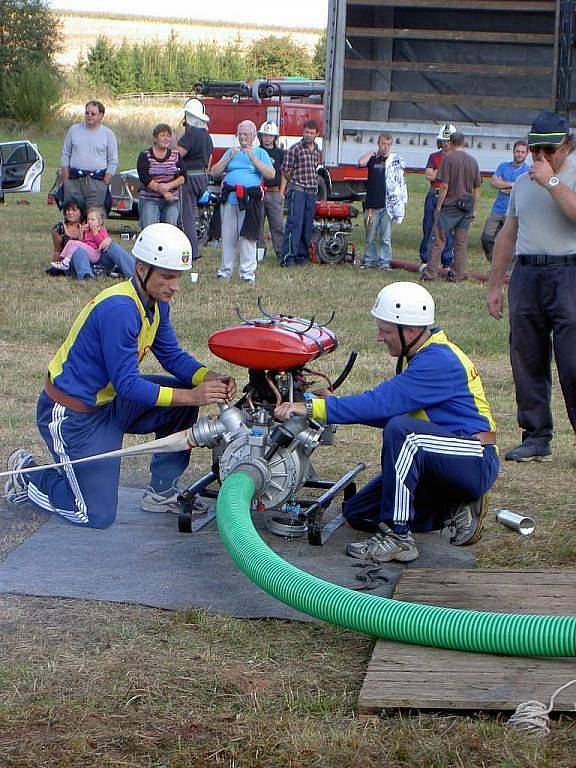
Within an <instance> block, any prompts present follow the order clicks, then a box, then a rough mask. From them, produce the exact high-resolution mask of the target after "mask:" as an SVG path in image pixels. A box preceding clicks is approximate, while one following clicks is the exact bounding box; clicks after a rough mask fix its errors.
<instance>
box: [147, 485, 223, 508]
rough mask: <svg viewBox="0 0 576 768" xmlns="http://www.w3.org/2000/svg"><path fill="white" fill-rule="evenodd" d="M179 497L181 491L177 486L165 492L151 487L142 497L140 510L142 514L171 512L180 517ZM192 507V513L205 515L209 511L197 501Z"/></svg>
mask: <svg viewBox="0 0 576 768" xmlns="http://www.w3.org/2000/svg"><path fill="white" fill-rule="evenodd" d="M179 496H180V491H179V490H178V488H177V487H176V486H172V488H167V489H166V490H165V491H155V490H154V488H152V486H151V485H149V486H148V487H147V488H146V490H145V491H144V495H143V496H142V501H141V503H140V509H141V510H142V512H169V513H171V514H173V515H179V514H180V512H181V511H182V508H181V507H180V504H179V503H178V497H179ZM192 506H193V508H192V511H193V512H196V513H197V514H204V513H205V512H206V511H207V509H208V507H207V506H206V504H202V502H199V501H195V502H194V503H193V505H192ZM188 509H189V510H190V505H188Z"/></svg>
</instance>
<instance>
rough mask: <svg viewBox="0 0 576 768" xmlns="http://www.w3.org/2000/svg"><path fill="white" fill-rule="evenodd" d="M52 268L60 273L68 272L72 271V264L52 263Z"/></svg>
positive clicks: (63, 262)
mask: <svg viewBox="0 0 576 768" xmlns="http://www.w3.org/2000/svg"><path fill="white" fill-rule="evenodd" d="M50 267H51V268H52V269H57V270H58V271H59V272H68V270H69V269H70V262H65V261H51V262H50Z"/></svg>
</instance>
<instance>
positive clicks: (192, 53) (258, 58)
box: [0, 0, 326, 123]
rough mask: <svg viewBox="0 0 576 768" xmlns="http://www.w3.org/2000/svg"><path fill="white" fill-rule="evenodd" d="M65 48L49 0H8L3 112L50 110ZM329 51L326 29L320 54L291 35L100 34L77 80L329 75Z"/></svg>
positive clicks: (0, 32)
mask: <svg viewBox="0 0 576 768" xmlns="http://www.w3.org/2000/svg"><path fill="white" fill-rule="evenodd" d="M61 47H62V36H61V29H60V23H59V19H58V16H57V15H56V14H55V13H54V12H53V11H52V9H51V8H50V6H49V5H48V0H0V117H5V118H6V117H7V118H12V119H14V120H17V121H19V122H22V123H34V122H43V121H44V120H46V119H47V118H48V117H49V116H50V113H51V112H52V111H53V110H54V108H55V107H56V106H57V105H58V104H59V102H60V99H61V93H62V88H63V86H64V85H65V84H66V82H67V77H66V75H65V73H63V72H62V71H61V70H59V68H58V67H57V66H56V64H55V63H54V56H55V55H56V53H58V51H59V50H60V49H61ZM325 56H326V38H325V36H324V35H322V36H321V37H320V38H319V40H318V43H317V44H316V47H315V49H314V51H313V52H312V53H310V52H309V51H308V50H307V49H306V48H305V47H304V46H303V45H300V44H298V43H297V42H295V41H294V40H293V39H292V38H291V37H290V36H289V35H281V36H280V35H268V36H267V37H263V38H260V39H259V40H254V41H253V42H252V43H250V44H249V45H248V46H243V45H242V41H241V39H240V38H239V37H238V38H236V39H235V40H233V41H232V42H229V43H226V44H218V43H216V42H212V43H206V42H200V43H183V42H181V41H180V40H179V39H178V37H177V35H176V34H174V33H173V34H172V35H171V37H170V38H169V40H168V41H166V42H159V41H151V42H146V43H128V42H127V41H124V42H123V43H122V44H121V45H113V44H112V43H111V42H110V41H109V40H107V39H106V38H105V37H99V38H97V39H96V40H95V42H94V44H93V45H92V47H91V48H90V49H89V51H88V53H87V55H86V57H85V58H84V59H83V60H81V61H80V62H79V63H78V65H77V67H76V71H75V72H74V73H73V77H72V78H70V79H71V80H72V81H74V79H75V80H76V82H78V81H79V80H80V81H81V82H86V83H87V84H88V86H89V87H90V88H91V89H98V93H99V95H106V94H111V95H116V94H121V93H129V92H133V91H160V92H161V91H189V92H192V89H193V86H194V84H195V83H197V82H200V81H202V80H254V79H259V78H269V77H288V76H296V77H303V78H309V79H322V78H323V77H324V61H325ZM74 75H75V76H76V77H74ZM78 75H80V76H81V77H80V78H78V77H77V76H78Z"/></svg>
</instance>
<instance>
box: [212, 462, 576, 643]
mask: <svg viewBox="0 0 576 768" xmlns="http://www.w3.org/2000/svg"><path fill="white" fill-rule="evenodd" d="M255 492H256V486H255V483H254V480H253V479H252V478H251V477H250V476H249V475H248V474H246V473H245V472H234V473H233V474H232V475H230V476H229V477H228V478H227V479H226V480H225V481H224V483H223V485H222V488H221V490H220V494H219V496H218V502H217V507H216V510H217V522H218V528H219V531H220V535H221V537H222V541H223V542H224V545H225V547H226V549H227V550H228V552H229V554H230V556H231V557H232V559H233V560H234V562H235V563H236V565H237V566H238V567H239V568H240V569H241V570H242V571H243V572H244V573H245V574H246V575H247V576H248V578H249V579H251V580H252V581H253V582H254V583H255V584H257V585H258V586H259V587H260V588H261V589H263V590H264V591H265V592H268V594H270V595H272V596H273V597H275V598H277V599H278V600H280V601H281V602H283V603H286V605H290V606H292V607H293V608H296V609H297V610H299V611H302V612H304V613H307V614H309V615H310V616H315V617H316V618H319V619H322V620H323V621H327V622H330V623H331V624H335V625H337V626H341V627H347V628H349V629H352V630H354V631H356V632H363V633H364V634H367V635H372V636H374V637H382V638H384V639H387V640H394V641H397V642H402V643H413V644H415V645H426V646H433V647H437V648H448V649H453V650H461V651H474V652H479V653H498V654H504V655H508V656H539V657H546V658H558V657H574V656H576V617H574V616H532V615H514V614H504V613H488V612H479V611H465V610H457V609H455V608H441V607H436V606H428V605H417V604H414V603H404V602H400V601H398V600H392V599H388V598H383V597H376V596H375V595H367V594H363V593H360V592H355V591H354V590H351V589H347V588H346V587H340V586H337V585H335V584H330V583H329V582H327V581H323V580H322V579H318V578H316V577H315V576H311V575H310V574H308V573H305V572H304V571H301V570H299V569H298V568H295V567H294V566H293V565H290V564H289V563H287V562H286V561H285V560H282V558H281V557H279V556H278V555H277V554H276V553H275V552H273V551H272V550H271V549H270V548H269V547H268V546H267V545H266V544H265V543H264V542H263V541H262V539H261V538H260V536H259V535H258V533H257V532H256V529H255V528H254V525H253V523H252V519H251V517H250V504H251V500H252V497H253V495H254V493H255Z"/></svg>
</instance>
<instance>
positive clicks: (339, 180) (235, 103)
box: [195, 78, 366, 200]
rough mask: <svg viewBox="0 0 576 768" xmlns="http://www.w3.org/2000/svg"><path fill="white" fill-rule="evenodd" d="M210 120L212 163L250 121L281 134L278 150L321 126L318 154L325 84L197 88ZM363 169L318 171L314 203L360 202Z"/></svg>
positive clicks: (201, 85) (273, 82)
mask: <svg viewBox="0 0 576 768" xmlns="http://www.w3.org/2000/svg"><path fill="white" fill-rule="evenodd" d="M195 91H196V95H197V96H198V97H199V98H201V99H202V102H203V103H204V106H205V109H206V113H207V114H208V116H209V117H210V124H209V127H210V135H211V137H212V141H213V142H214V155H213V159H212V162H213V163H215V162H218V160H219V159H220V157H221V156H222V155H223V154H224V152H225V151H226V150H227V149H228V148H229V147H232V146H234V142H235V141H236V128H237V126H238V123H240V122H241V121H242V120H252V121H253V122H254V123H255V124H256V126H257V127H260V125H261V124H262V123H264V122H266V121H267V120H270V121H273V122H274V123H276V125H277V126H278V127H279V129H280V138H279V141H278V145H279V146H280V147H282V148H283V149H289V148H290V147H291V146H292V145H293V144H296V143H297V142H298V141H300V139H301V138H302V133H303V130H304V123H305V122H306V121H307V120H315V121H316V122H317V123H318V125H319V126H320V134H319V138H318V139H317V144H318V146H319V147H320V149H322V138H321V137H322V131H323V120H324V106H323V104H322V97H323V94H324V81H323V80H299V79H290V78H287V79H285V80H256V81H254V82H253V83H247V82H242V81H240V82H233V83H224V82H214V81H210V82H203V83H198V84H197V85H196V86H195ZM365 186H366V169H361V168H357V167H356V166H355V165H337V166H333V167H328V166H327V165H325V164H324V163H323V164H321V165H320V166H319V167H318V199H319V200H327V199H332V200H334V199H345V200H347V199H359V198H362V197H364V194H365Z"/></svg>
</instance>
